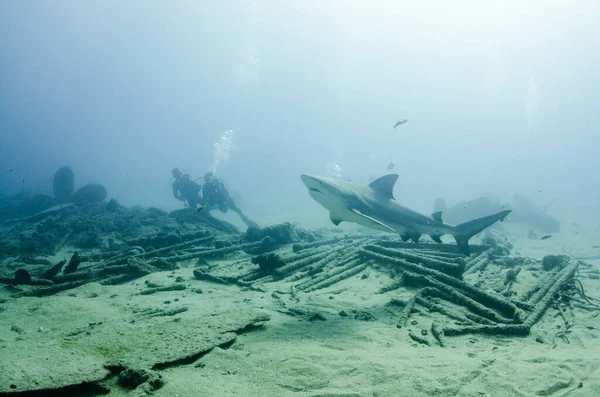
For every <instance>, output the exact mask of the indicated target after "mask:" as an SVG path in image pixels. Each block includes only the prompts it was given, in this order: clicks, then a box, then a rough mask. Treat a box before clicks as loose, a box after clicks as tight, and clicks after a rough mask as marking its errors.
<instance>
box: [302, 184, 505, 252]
mask: <svg viewBox="0 0 600 397" xmlns="http://www.w3.org/2000/svg"><path fill="white" fill-rule="evenodd" d="M300 178H301V179H302V182H304V184H305V185H306V187H307V188H308V192H309V194H310V196H311V197H312V198H313V199H315V200H316V201H317V202H318V203H319V204H321V205H322V206H323V207H325V208H326V209H328V210H329V218H330V219H331V221H332V222H333V223H334V224H335V225H336V226H337V225H339V224H340V222H343V221H346V222H353V223H357V224H359V225H362V226H366V227H369V228H371V229H375V230H380V231H383V232H388V233H398V234H399V235H400V237H401V238H402V240H403V241H408V240H409V239H410V240H413V241H414V242H415V243H418V242H419V238H420V237H421V235H422V234H428V235H429V236H430V237H431V238H432V239H433V241H435V242H438V243H441V242H442V240H441V238H440V237H441V236H443V235H444V234H451V235H452V236H454V239H455V240H456V244H457V245H458V249H459V250H460V252H462V253H463V254H465V255H469V253H470V252H469V239H470V238H471V237H473V236H474V235H476V234H477V233H479V232H480V231H482V230H483V229H485V228H487V227H488V226H491V225H492V224H494V223H495V222H496V221H502V220H504V218H505V217H506V215H508V214H509V213H510V212H511V211H510V210H506V211H501V212H498V213H496V214H493V215H488V216H484V217H482V218H477V219H473V220H471V221H468V222H465V223H461V224H460V225H457V226H452V225H448V224H446V223H444V222H443V221H442V212H441V211H438V212H435V213H433V214H432V215H431V217H429V216H425V215H422V214H420V213H418V212H416V211H413V210H411V209H409V208H406V207H404V206H402V205H400V204H399V203H398V202H397V201H396V199H395V198H394V195H393V191H394V185H395V184H396V180H397V179H398V175H397V174H389V175H385V176H382V177H381V178H379V179H376V180H375V181H373V182H371V184H369V185H366V186H365V185H359V184H356V183H352V182H345V181H342V180H337V179H331V178H324V177H320V176H313V175H306V174H302V175H301V176H300Z"/></svg>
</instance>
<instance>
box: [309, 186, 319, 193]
mask: <svg viewBox="0 0 600 397" xmlns="http://www.w3.org/2000/svg"><path fill="white" fill-rule="evenodd" d="M308 192H309V193H310V192H315V193H319V194H323V192H322V191H320V190H319V189H315V188H314V187H311V188H309V189H308Z"/></svg>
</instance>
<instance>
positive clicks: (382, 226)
mask: <svg viewBox="0 0 600 397" xmlns="http://www.w3.org/2000/svg"><path fill="white" fill-rule="evenodd" d="M350 211H351V212H353V213H354V214H355V215H356V216H359V217H360V218H361V219H360V220H361V221H362V222H364V223H367V224H368V225H369V227H371V228H373V229H377V230H381V231H382V232H389V233H396V231H395V230H394V229H392V228H391V227H389V226H388V225H386V224H385V223H382V222H380V221H378V220H377V219H375V218H371V217H370V216H367V215H365V214H363V213H362V212H360V211H359V210H356V209H351V210H350ZM357 223H358V224H360V222H357ZM365 226H366V225H365Z"/></svg>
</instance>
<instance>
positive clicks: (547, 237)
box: [540, 234, 552, 240]
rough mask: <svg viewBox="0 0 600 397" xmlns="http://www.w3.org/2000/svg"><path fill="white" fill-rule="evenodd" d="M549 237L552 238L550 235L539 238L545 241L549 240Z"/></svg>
mask: <svg viewBox="0 0 600 397" xmlns="http://www.w3.org/2000/svg"><path fill="white" fill-rule="evenodd" d="M550 237H552V235H551V234H546V235H545V236H542V237H540V240H547V239H549V238H550Z"/></svg>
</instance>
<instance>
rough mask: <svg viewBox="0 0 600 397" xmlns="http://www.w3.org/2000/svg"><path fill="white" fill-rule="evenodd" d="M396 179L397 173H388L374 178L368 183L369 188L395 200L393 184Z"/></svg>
mask: <svg viewBox="0 0 600 397" xmlns="http://www.w3.org/2000/svg"><path fill="white" fill-rule="evenodd" d="M397 180H398V174H388V175H384V176H382V177H381V178H378V179H375V180H374V181H373V182H371V183H370V184H369V186H370V187H371V189H373V190H375V191H376V192H377V193H379V194H382V195H383V196H385V197H386V198H389V199H392V200H395V198H394V185H395V184H396V181H397Z"/></svg>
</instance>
